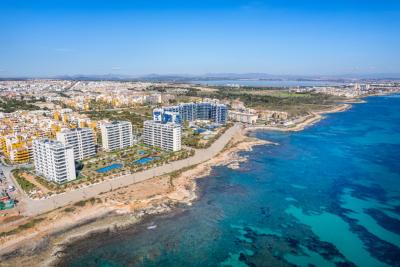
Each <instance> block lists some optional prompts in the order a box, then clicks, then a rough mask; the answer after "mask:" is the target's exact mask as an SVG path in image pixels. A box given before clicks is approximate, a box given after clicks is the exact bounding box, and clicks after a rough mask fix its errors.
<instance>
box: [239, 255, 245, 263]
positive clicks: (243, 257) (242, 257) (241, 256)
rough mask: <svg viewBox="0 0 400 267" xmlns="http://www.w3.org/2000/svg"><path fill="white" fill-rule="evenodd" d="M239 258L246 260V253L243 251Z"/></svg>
mask: <svg viewBox="0 0 400 267" xmlns="http://www.w3.org/2000/svg"><path fill="white" fill-rule="evenodd" d="M239 260H240V261H243V262H244V261H246V255H244V254H243V253H240V256H239Z"/></svg>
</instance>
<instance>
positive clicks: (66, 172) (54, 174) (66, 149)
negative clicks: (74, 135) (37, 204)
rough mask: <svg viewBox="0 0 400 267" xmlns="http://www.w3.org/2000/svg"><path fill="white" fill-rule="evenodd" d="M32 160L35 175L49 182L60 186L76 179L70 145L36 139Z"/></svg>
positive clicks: (72, 152)
mask: <svg viewBox="0 0 400 267" xmlns="http://www.w3.org/2000/svg"><path fill="white" fill-rule="evenodd" d="M33 160H34V164H35V171H36V173H37V174H38V175H40V176H43V177H44V178H46V179H47V180H49V181H52V182H56V183H59V184H61V183H65V182H69V181H72V180H75V179H76V173H75V160H74V149H73V146H72V145H64V144H63V143H61V142H59V141H53V140H49V139H36V140H34V141H33Z"/></svg>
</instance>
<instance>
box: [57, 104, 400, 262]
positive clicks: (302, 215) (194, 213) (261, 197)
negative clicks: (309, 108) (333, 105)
mask: <svg viewBox="0 0 400 267" xmlns="http://www.w3.org/2000/svg"><path fill="white" fill-rule="evenodd" d="M366 100H367V101H368V103H365V104H355V105H354V106H353V108H352V109H350V110H349V111H346V112H342V113H336V114H329V115H328V116H327V118H326V119H325V120H322V121H321V122H319V123H318V124H317V125H314V126H312V127H310V128H307V129H306V130H304V131H302V132H296V133H284V132H266V131H258V132H255V133H253V134H252V136H255V137H258V138H261V139H265V140H270V141H273V142H275V143H279V145H278V146H269V145H264V146H258V147H255V148H254V149H253V151H250V152H243V153H241V154H242V155H243V156H246V157H248V161H247V162H244V163H241V165H240V168H239V169H237V170H232V169H229V168H227V167H224V166H218V167H215V168H213V170H212V173H211V175H210V176H208V177H207V178H204V179H199V180H198V181H197V184H198V188H199V192H200V194H199V199H198V200H197V201H195V202H194V203H193V205H192V206H190V207H184V208H179V209H177V210H176V212H175V213H173V214H166V215H159V216H155V217H153V218H151V221H152V223H154V224H156V225H157V228H155V229H151V230H148V229H147V226H146V224H143V225H137V226H135V227H132V228H129V229H126V230H123V231H119V232H116V233H112V232H110V233H107V234H98V235H94V236H92V237H91V238H89V239H84V240H80V241H78V242H76V243H73V244H71V245H70V246H67V247H66V248H65V250H64V252H65V254H64V255H65V257H64V258H63V261H62V263H61V264H62V265H66V266H145V267H147V266H151V267H152V266H167V267H168V266H171V267H172V266H195V267H197V266H199V267H200V266H201V267H203V266H292V265H291V264H295V265H298V266H308V265H309V264H314V265H315V266H360V267H364V266H366V267H368V266H373V267H380V266H400V258H399V255H400V247H399V246H400V241H399V236H400V223H399V222H400V220H399V218H400V164H399V162H400V153H399V151H400V98H399V97H369V98H367V99H366Z"/></svg>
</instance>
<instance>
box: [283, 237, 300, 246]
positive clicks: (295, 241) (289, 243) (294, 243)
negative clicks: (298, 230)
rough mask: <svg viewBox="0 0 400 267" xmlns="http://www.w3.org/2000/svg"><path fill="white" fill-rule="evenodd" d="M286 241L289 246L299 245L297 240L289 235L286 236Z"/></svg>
mask: <svg viewBox="0 0 400 267" xmlns="http://www.w3.org/2000/svg"><path fill="white" fill-rule="evenodd" d="M286 241H287V242H288V245H289V246H290V247H291V248H297V247H298V245H299V240H296V239H294V238H291V237H288V238H286Z"/></svg>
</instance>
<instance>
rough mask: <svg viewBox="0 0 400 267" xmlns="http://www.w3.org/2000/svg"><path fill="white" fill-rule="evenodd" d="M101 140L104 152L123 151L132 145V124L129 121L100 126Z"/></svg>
mask: <svg viewBox="0 0 400 267" xmlns="http://www.w3.org/2000/svg"><path fill="white" fill-rule="evenodd" d="M100 131H101V140H102V144H103V149H104V150H105V151H113V150H116V149H123V148H127V147H130V146H132V145H133V133H132V124H131V123H130V122H129V121H113V122H109V123H103V124H101V125H100Z"/></svg>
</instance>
